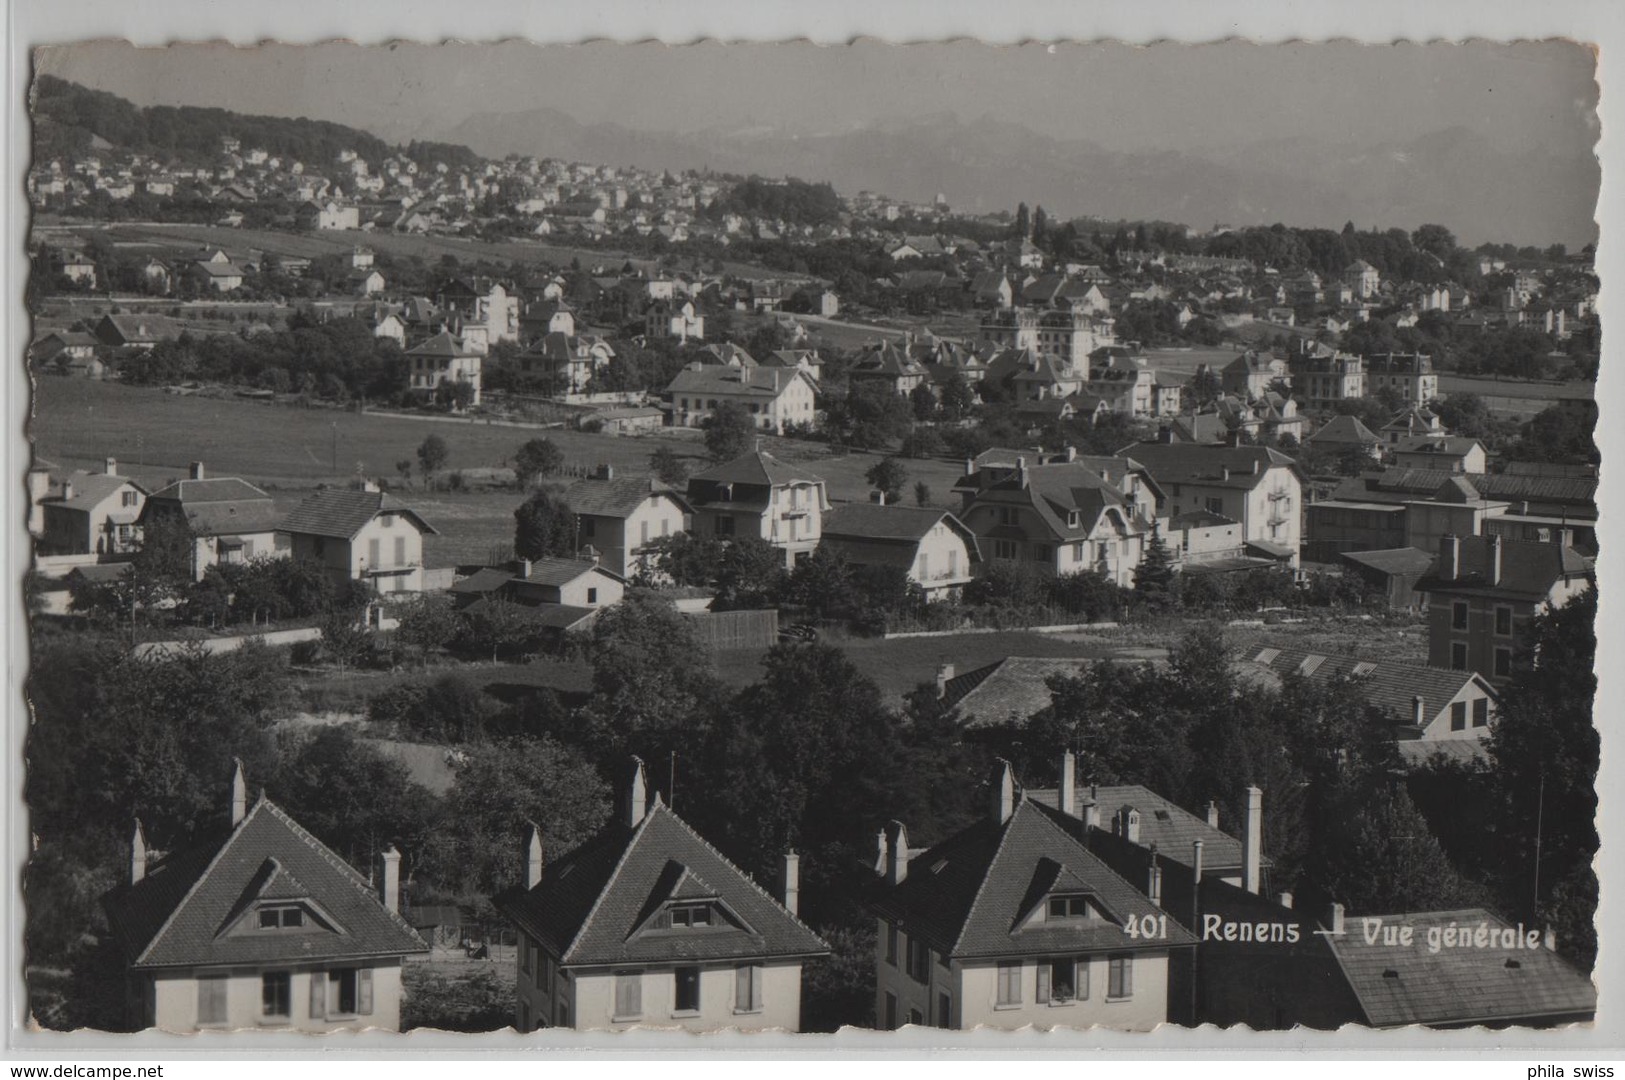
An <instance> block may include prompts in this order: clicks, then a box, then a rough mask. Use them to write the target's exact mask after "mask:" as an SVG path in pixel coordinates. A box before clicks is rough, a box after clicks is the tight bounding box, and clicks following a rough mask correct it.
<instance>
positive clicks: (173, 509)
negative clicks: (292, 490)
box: [136, 461, 288, 581]
mask: <svg viewBox="0 0 1625 1080" xmlns="http://www.w3.org/2000/svg"><path fill="white" fill-rule="evenodd" d="M160 522H171V523H176V524H178V525H180V526H181V527H183V528H185V529H186V530H187V532H188V533H189V534H190V540H191V545H190V546H191V563H192V579H193V580H194V581H202V580H203V575H204V573H205V572H206V571H207V570H208V569H209V567H211V566H214V565H215V564H216V563H245V562H248V561H250V560H252V559H257V558H264V557H275V556H285V555H287V554H288V551H287V548H285V547H284V548H279V547H278V546H277V532H278V530H279V526H280V525H281V523H282V515H281V513H280V512H278V510H277V508H276V503H275V501H273V500H272V498H271V496H269V495H267V494H266V493H265V492H263V491H261V490H260V489H259V488H257V487H255V486H254V485H253V484H250V483H249V482H248V481H246V480H242V479H239V478H237V477H235V476H225V477H217V478H213V479H211V478H209V477H208V476H207V475H206V473H205V469H204V466H203V463H202V462H201V461H194V462H192V464H191V466H190V468H189V470H188V475H187V478H186V479H185V480H177V481H175V482H174V483H172V484H170V485H168V486H166V487H163V488H160V489H159V490H157V491H155V492H153V493H152V494H151V495H149V496H148V497H147V501H146V503H145V505H143V506H142V508H141V515H140V517H139V518H137V519H136V525H137V526H138V527H139V528H140V529H141V530H142V533H143V538H144V539H149V540H150V539H151V536H152V530H153V528H154V526H155V525H158V524H159V523H160Z"/></svg>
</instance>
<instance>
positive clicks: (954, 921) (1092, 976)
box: [868, 761, 1196, 1031]
mask: <svg viewBox="0 0 1625 1080" xmlns="http://www.w3.org/2000/svg"><path fill="white" fill-rule="evenodd" d="M879 848H880V850H879V853H878V856H877V859H876V865H875V871H876V877H875V879H874V880H873V881H872V882H871V887H870V889H869V897H868V906H869V908H870V910H871V911H872V912H873V913H874V915H875V919H876V931H877V932H876V944H875V1015H876V1018H877V1020H878V1023H879V1026H881V1027H882V1028H885V1029H887V1030H892V1029H896V1028H898V1027H901V1026H902V1025H903V1024H930V1025H932V1026H935V1027H943V1028H959V1029H970V1028H974V1027H976V1026H978V1025H982V1026H986V1027H994V1028H1003V1029H1014V1028H1021V1027H1026V1026H1027V1025H1029V1024H1032V1025H1039V1026H1044V1027H1049V1026H1068V1027H1088V1026H1090V1025H1094V1024H1100V1025H1105V1026H1110V1027H1112V1028H1114V1029H1117V1030H1127V1031H1149V1030H1151V1029H1152V1028H1154V1027H1156V1026H1157V1025H1158V1024H1161V1023H1164V1022H1166V1021H1167V1019H1168V1015H1169V1005H1170V985H1169V978H1168V976H1169V957H1170V954H1171V953H1172V952H1174V951H1184V950H1186V949H1189V948H1190V947H1192V946H1193V945H1194V944H1195V942H1196V938H1195V936H1194V935H1192V934H1191V933H1190V931H1188V930H1187V929H1185V927H1183V926H1181V925H1179V924H1178V923H1177V922H1175V921H1174V920H1172V919H1170V918H1168V916H1167V914H1166V913H1165V912H1164V911H1162V910H1161V909H1160V908H1159V907H1158V906H1157V904H1156V903H1154V902H1153V901H1152V900H1151V899H1149V898H1147V897H1146V896H1144V895H1142V894H1141V893H1140V892H1139V891H1137V890H1136V889H1135V887H1134V886H1133V885H1131V884H1129V883H1128V882H1127V881H1125V880H1124V879H1123V878H1121V877H1119V876H1118V875H1117V874H1116V873H1114V872H1113V871H1112V870H1111V869H1110V868H1109V867H1107V866H1106V864H1105V863H1103V862H1101V861H1100V860H1099V859H1098V858H1096V857H1095V856H1094V855H1092V854H1090V852H1089V849H1088V846H1087V845H1086V843H1085V842H1084V841H1082V840H1081V839H1080V838H1079V837H1078V836H1077V835H1076V833H1075V832H1074V830H1073V829H1072V828H1071V827H1069V825H1068V824H1067V823H1066V821H1065V815H1063V814H1062V813H1061V812H1060V811H1057V810H1053V809H1051V808H1049V807H1047V806H1044V805H1042V804H1041V803H1039V802H1037V801H1035V800H1033V799H1029V798H1026V797H1024V793H1023V792H1021V791H1020V790H1019V789H1018V788H1017V787H1016V785H1015V781H1014V778H1013V777H1012V775H1011V771H1010V765H1009V763H1008V762H1003V761H1001V762H999V763H998V764H997V766H996V767H995V770H994V775H993V777H992V784H991V797H990V800H989V807H988V810H987V813H986V815H985V816H984V817H983V819H982V820H980V821H978V822H976V823H975V824H972V825H971V826H969V827H968V828H966V829H964V830H963V831H961V832H959V833H957V834H955V835H953V836H951V837H949V838H948V839H946V840H944V841H942V842H941V843H939V844H937V845H935V846H934V847H930V848H927V849H925V850H924V851H916V850H915V849H913V848H911V847H910V846H909V843H908V831H907V829H906V828H905V827H904V825H903V823H902V822H899V821H893V822H891V823H890V824H889V825H887V826H886V828H885V829H884V830H883V831H882V832H881V833H880V837H879Z"/></svg>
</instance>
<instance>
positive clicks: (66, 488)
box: [62, 480, 73, 502]
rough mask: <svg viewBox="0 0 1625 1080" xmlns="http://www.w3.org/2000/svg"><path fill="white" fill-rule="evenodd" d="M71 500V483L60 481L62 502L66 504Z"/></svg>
mask: <svg viewBox="0 0 1625 1080" xmlns="http://www.w3.org/2000/svg"><path fill="white" fill-rule="evenodd" d="M71 498H73V481H72V480H64V481H62V501H63V502H67V501H68V500H69V499H71Z"/></svg>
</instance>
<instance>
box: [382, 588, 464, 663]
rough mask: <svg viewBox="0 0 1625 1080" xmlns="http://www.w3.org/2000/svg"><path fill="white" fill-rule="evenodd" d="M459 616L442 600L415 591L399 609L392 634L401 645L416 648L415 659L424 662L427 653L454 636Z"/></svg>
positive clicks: (426, 661)
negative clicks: (416, 593) (393, 633)
mask: <svg viewBox="0 0 1625 1080" xmlns="http://www.w3.org/2000/svg"><path fill="white" fill-rule="evenodd" d="M460 626H461V620H459V619H458V617H457V613H456V612H455V611H453V610H452V608H451V604H450V603H448V602H447V601H446V600H444V599H442V598H440V597H436V596H432V595H430V594H429V593H419V594H418V595H417V596H415V597H413V598H412V599H411V600H410V601H409V602H408V603H407V604H406V605H405V607H404V608H402V609H401V612H400V624H399V625H398V626H397V627H396V628H395V637H396V639H397V640H399V641H400V642H401V644H403V645H408V646H410V647H412V648H415V649H417V650H418V662H419V663H420V664H423V665H427V664H428V662H429V653H431V652H432V651H434V650H435V649H438V648H440V647H441V646H443V645H445V644H447V643H448V642H450V641H451V640H452V639H453V638H455V637H456V636H457V631H458V629H459V628H460Z"/></svg>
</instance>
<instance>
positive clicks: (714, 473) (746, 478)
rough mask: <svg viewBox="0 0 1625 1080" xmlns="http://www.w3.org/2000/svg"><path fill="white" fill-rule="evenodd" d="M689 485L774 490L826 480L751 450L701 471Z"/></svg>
mask: <svg viewBox="0 0 1625 1080" xmlns="http://www.w3.org/2000/svg"><path fill="white" fill-rule="evenodd" d="M689 480H690V481H693V480H702V481H709V482H711V483H718V484H754V485H757V486H760V487H773V486H776V485H779V484H822V483H823V482H824V478H823V477H822V476H818V475H816V474H815V473H811V472H808V471H807V470H806V469H803V468H800V467H798V466H795V465H787V464H785V463H784V462H782V461H780V460H779V459H778V458H776V457H774V456H773V455H772V454H769V453H767V452H766V451H765V450H751V451H747V452H746V453H743V454H740V455H739V456H738V457H736V458H734V459H733V460H731V461H724V462H723V463H722V464H720V465H713V466H711V467H710V468H709V469H701V470H700V471H699V472H697V473H695V474H694V475H693V476H690V477H689Z"/></svg>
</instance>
